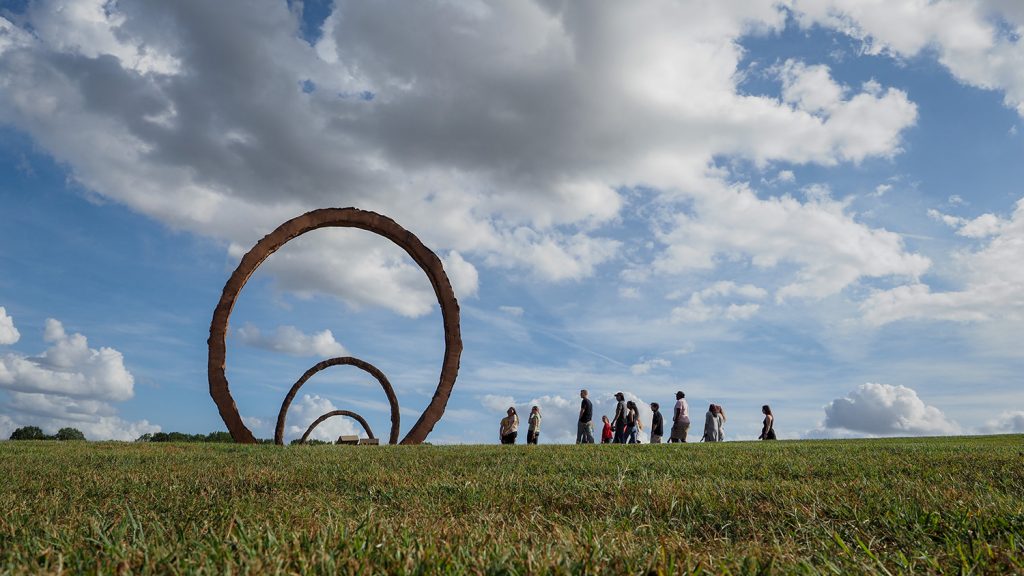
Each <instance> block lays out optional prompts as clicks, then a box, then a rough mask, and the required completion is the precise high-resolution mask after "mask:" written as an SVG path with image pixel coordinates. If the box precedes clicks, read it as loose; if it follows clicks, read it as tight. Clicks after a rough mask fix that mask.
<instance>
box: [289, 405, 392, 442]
mask: <svg viewBox="0 0 1024 576" xmlns="http://www.w3.org/2000/svg"><path fill="white" fill-rule="evenodd" d="M333 416H348V417H349V418H354V419H355V420H356V421H358V422H359V423H360V424H362V425H363V430H366V435H367V436H369V437H370V439H371V440H372V439H374V438H376V436H374V435H373V430H370V425H369V424H368V423H367V422H366V419H365V418H363V417H362V416H360V415H359V414H356V413H355V412H351V411H349V410H332V411H330V412H328V413H327V414H324V415H323V416H321V417H319V418H317V419H316V420H314V421H313V423H312V424H310V425H309V428H306V433H305V434H303V435H302V439H301V440H299V444H305V443H306V440H307V439H308V438H309V435H310V434H311V433H312V432H313V429H314V428H316V427H317V426H319V425H320V423H321V422H323V421H324V420H327V419H328V418H331V417H333ZM392 444H394V442H392Z"/></svg>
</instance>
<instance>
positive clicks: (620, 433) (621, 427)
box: [612, 392, 626, 444]
mask: <svg viewBox="0 0 1024 576" xmlns="http://www.w3.org/2000/svg"><path fill="white" fill-rule="evenodd" d="M615 399H616V400H618V402H617V403H616V404H615V417H614V418H612V430H614V431H615V436H614V437H613V438H612V443H613V444H625V443H626V395H625V394H623V393H622V392H616V393H615Z"/></svg>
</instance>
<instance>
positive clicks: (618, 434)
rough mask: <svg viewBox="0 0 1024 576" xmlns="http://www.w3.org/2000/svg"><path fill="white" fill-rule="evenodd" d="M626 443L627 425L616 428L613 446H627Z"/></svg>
mask: <svg viewBox="0 0 1024 576" xmlns="http://www.w3.org/2000/svg"><path fill="white" fill-rule="evenodd" d="M625 443H626V425H625V424H623V425H621V426H616V427H615V436H614V437H613V438H612V444H625Z"/></svg>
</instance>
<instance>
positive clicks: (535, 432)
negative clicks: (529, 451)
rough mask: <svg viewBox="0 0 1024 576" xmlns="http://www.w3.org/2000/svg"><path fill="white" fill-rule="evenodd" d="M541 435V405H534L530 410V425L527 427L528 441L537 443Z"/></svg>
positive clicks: (528, 442)
mask: <svg viewBox="0 0 1024 576" xmlns="http://www.w3.org/2000/svg"><path fill="white" fill-rule="evenodd" d="M538 436H540V406H534V407H533V409H532V410H530V427H529V428H527V429H526V443H527V444H536V443H537V437H538Z"/></svg>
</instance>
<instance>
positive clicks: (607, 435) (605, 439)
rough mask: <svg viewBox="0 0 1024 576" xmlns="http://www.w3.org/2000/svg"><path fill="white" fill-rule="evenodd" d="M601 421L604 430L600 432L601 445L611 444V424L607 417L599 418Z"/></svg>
mask: <svg viewBox="0 0 1024 576" xmlns="http://www.w3.org/2000/svg"><path fill="white" fill-rule="evenodd" d="M601 421H602V422H604V429H603V430H601V444H611V443H612V437H613V434H612V423H611V420H608V416H601Z"/></svg>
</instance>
